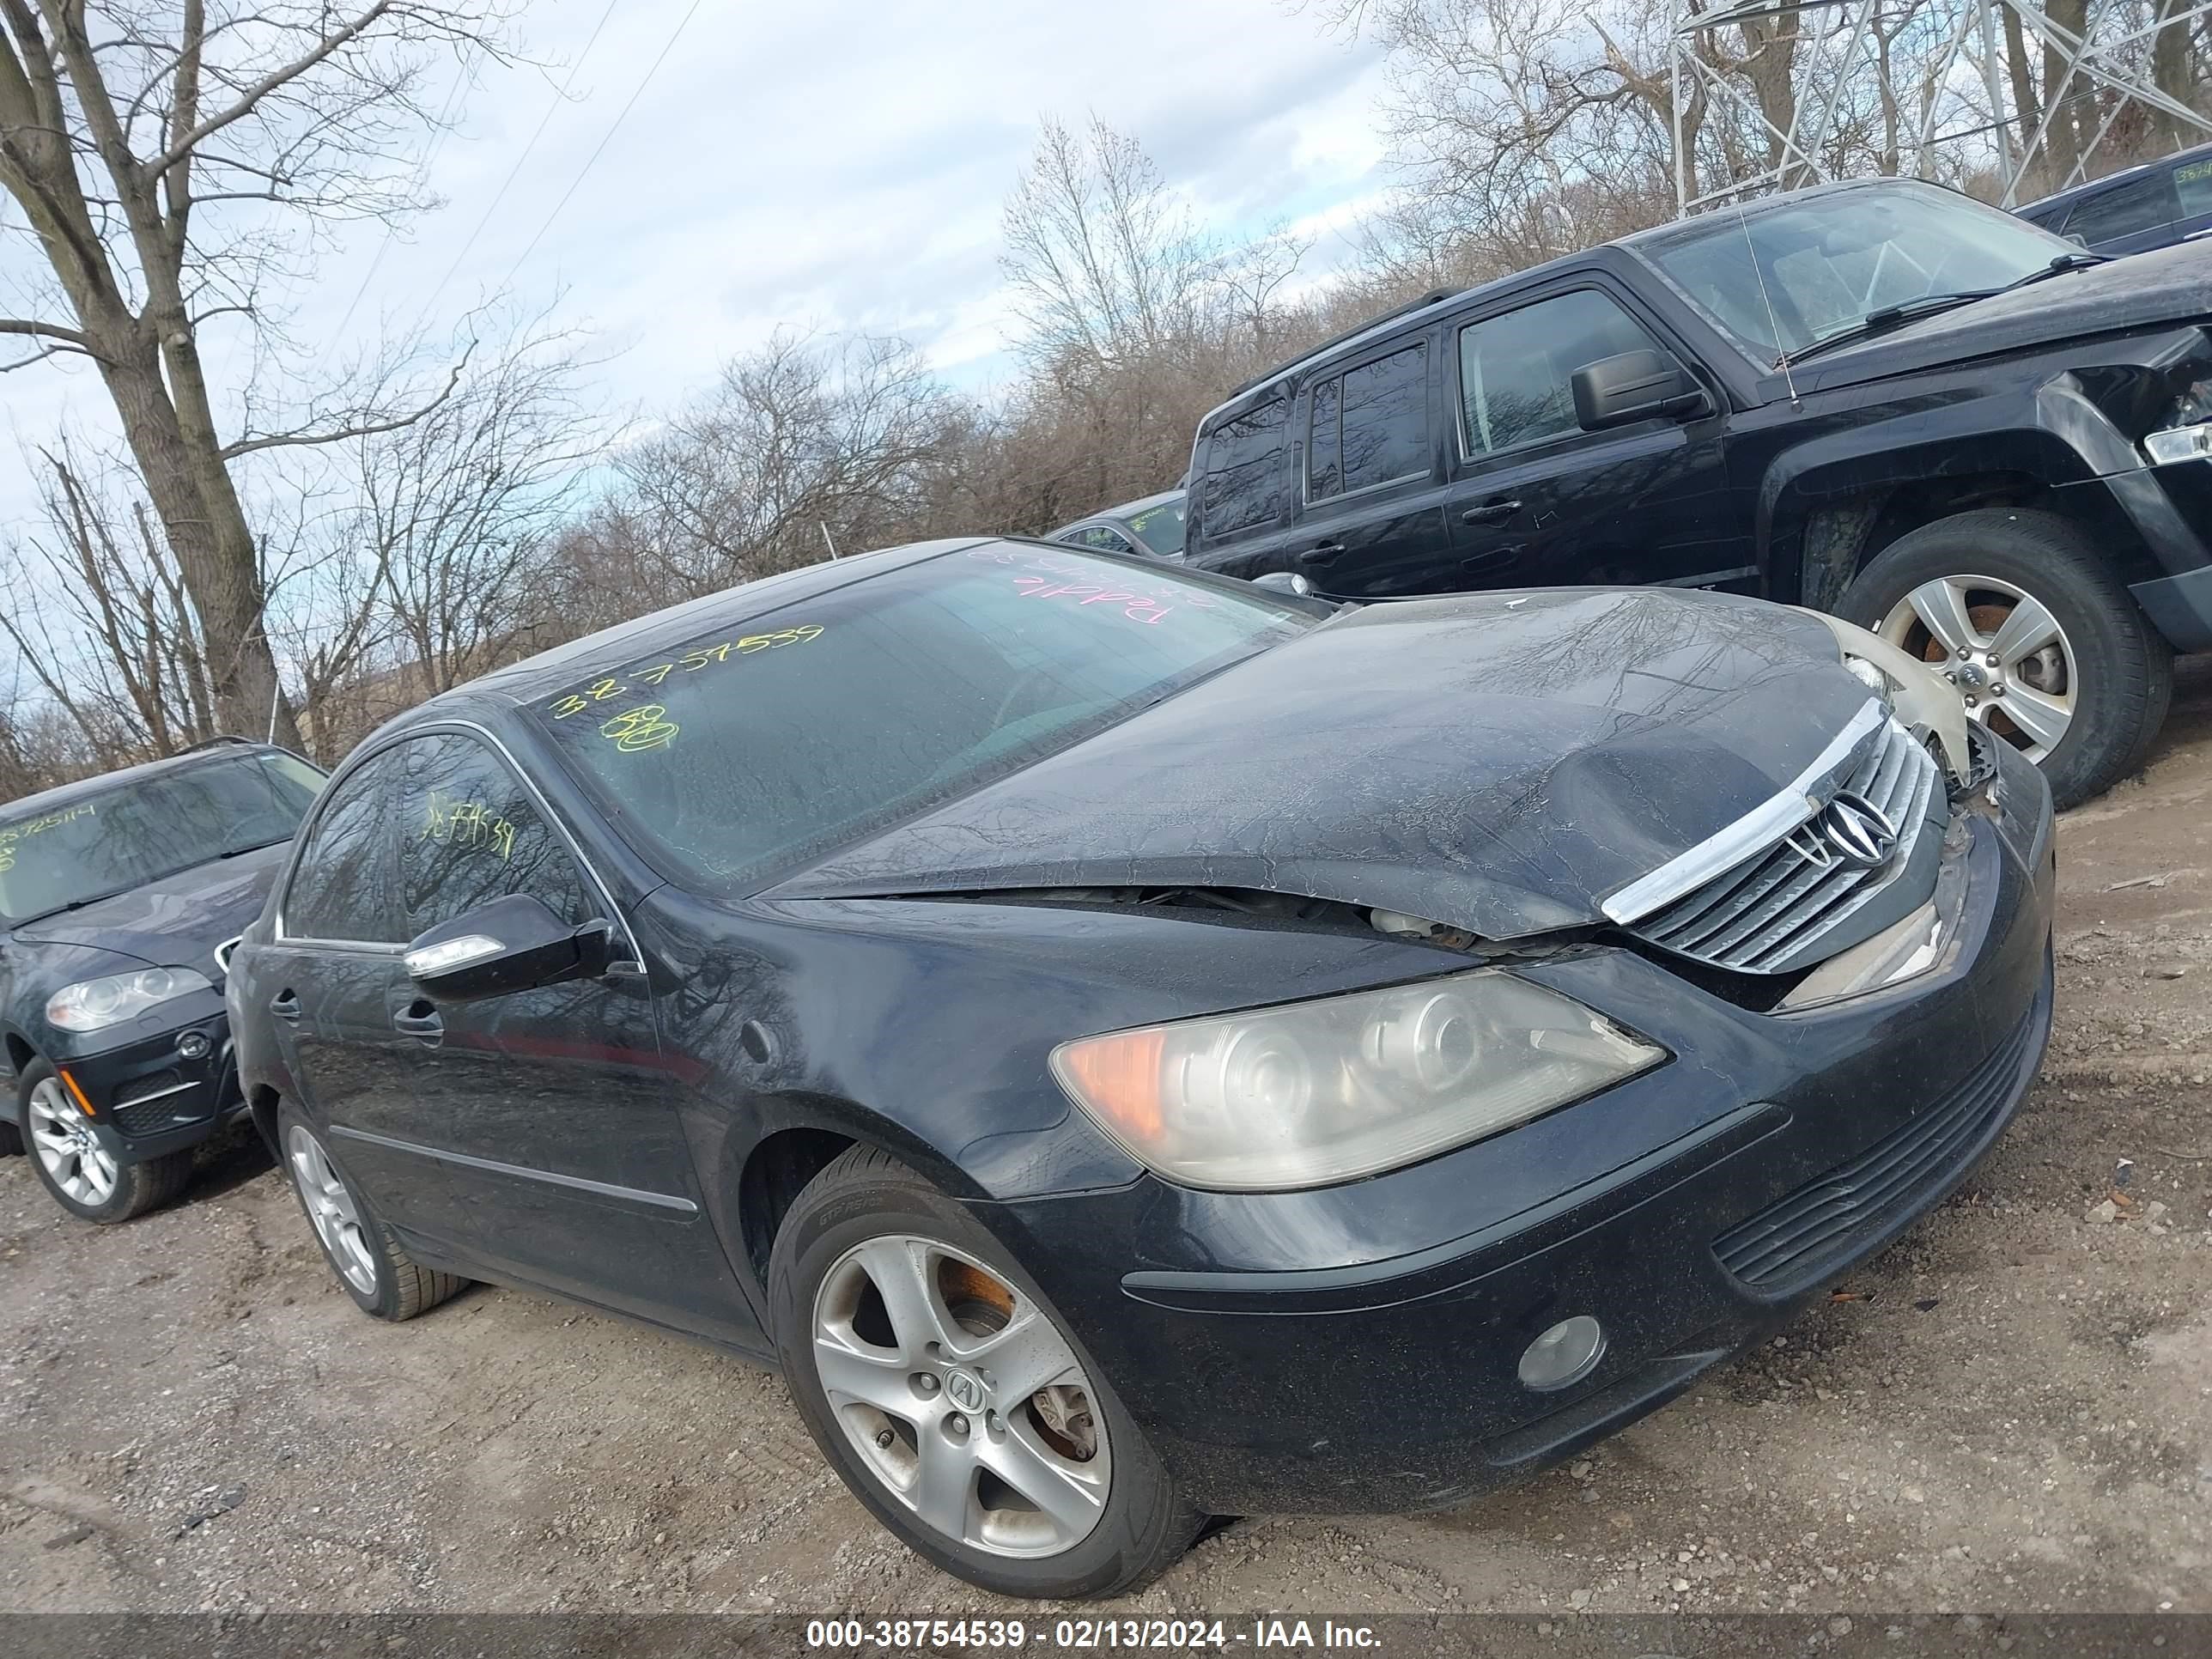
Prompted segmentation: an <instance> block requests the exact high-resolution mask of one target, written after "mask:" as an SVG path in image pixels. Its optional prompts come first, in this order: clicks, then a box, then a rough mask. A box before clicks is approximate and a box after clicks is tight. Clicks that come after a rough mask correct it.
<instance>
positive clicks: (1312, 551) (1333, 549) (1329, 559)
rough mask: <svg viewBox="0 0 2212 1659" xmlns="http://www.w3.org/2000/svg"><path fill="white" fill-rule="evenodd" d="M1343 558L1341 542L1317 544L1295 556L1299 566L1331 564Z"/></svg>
mask: <svg viewBox="0 0 2212 1659" xmlns="http://www.w3.org/2000/svg"><path fill="white" fill-rule="evenodd" d="M1343 556H1344V544H1343V543H1342V542H1319V543H1316V544H1315V545H1313V546H1311V547H1310V548H1308V549H1306V550H1305V551H1304V552H1303V553H1301V554H1299V555H1298V556H1297V560H1298V562H1299V563H1300V564H1333V563H1334V562H1336V561H1337V560H1338V559H1340V558H1342V557H1343Z"/></svg>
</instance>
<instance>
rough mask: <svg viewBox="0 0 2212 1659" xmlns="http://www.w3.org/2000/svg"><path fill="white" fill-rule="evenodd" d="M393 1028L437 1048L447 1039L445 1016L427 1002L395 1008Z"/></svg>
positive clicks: (412, 1003) (411, 1003)
mask: <svg viewBox="0 0 2212 1659" xmlns="http://www.w3.org/2000/svg"><path fill="white" fill-rule="evenodd" d="M392 1030H395V1031H401V1032H404V1033H405V1034H406V1035H407V1036H411V1037H414V1038H416V1040H417V1041H418V1042H422V1043H423V1044H425V1045H426V1046H428V1047H429V1048H436V1047H437V1046H438V1044H440V1043H441V1042H444V1041H445V1040H446V1021H445V1017H444V1016H443V1015H441V1013H439V1012H438V1011H437V1010H436V1009H435V1008H434V1007H432V1006H430V1005H429V1004H428V1003H427V1002H410V1003H409V1004H408V1005H407V1006H406V1007H404V1008H401V1009H398V1010H395V1011H394V1012H393V1013H392Z"/></svg>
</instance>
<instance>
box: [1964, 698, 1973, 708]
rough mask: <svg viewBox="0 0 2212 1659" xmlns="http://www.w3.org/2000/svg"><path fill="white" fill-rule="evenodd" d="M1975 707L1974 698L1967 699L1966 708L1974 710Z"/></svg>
mask: <svg viewBox="0 0 2212 1659" xmlns="http://www.w3.org/2000/svg"><path fill="white" fill-rule="evenodd" d="M1973 706H1974V700H1973V698H1972V697H1969V698H1967V699H1966V707H1967V708H1972V707H1973Z"/></svg>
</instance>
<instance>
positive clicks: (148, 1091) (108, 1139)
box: [56, 993, 246, 1164]
mask: <svg viewBox="0 0 2212 1659" xmlns="http://www.w3.org/2000/svg"><path fill="white" fill-rule="evenodd" d="M202 1002H205V1003H207V1004H210V1005H211V1007H210V1008H203V1007H200V1006H197V1005H199V1004H200V1003H202ZM191 1003H192V1004H193V1005H194V1006H191V1007H190V1008H188V1009H185V1010H181V1011H179V1012H184V1013H185V1018H183V1019H182V1020H179V1021H178V1022H177V1023H176V1024H173V1025H172V1026H170V1028H169V1029H168V1030H164V1031H161V1032H160V1033H159V1034H157V1035H154V1036H141V1037H138V1038H137V1039H136V1040H134V1041H132V1042H127V1043H125V1044H123V1045H122V1046H120V1047H118V1048H109V1049H106V1050H103V1051H102V1052H100V1053H99V1054H82V1055H70V1056H65V1057H63V1058H60V1059H58V1060H57V1062H56V1063H57V1065H58V1066H60V1068H61V1069H62V1070H64V1071H65V1072H67V1073H69V1075H70V1079H72V1080H74V1081H75V1083H76V1086H77V1087H78V1088H79V1089H80V1090H82V1091H83V1093H84V1097H85V1098H86V1099H87V1100H88V1101H90V1102H91V1103H92V1108H93V1115H92V1117H91V1120H90V1123H91V1127H92V1132H93V1133H94V1135H95V1136H96V1137H98V1139H99V1140H100V1146H102V1148H103V1149H105V1150H106V1152H108V1153H109V1154H110V1155H112V1157H114V1158H116V1159H117V1160H118V1162H121V1163H124V1164H143V1163H144V1162H145V1161H146V1160H147V1159H149V1158H161V1157H162V1156H164V1155H166V1154H167V1153H170V1152H182V1151H184V1150H185V1148H187V1147H190V1146H198V1145H199V1144H200V1143H201V1142H202V1141H204V1140H206V1139H209V1138H210V1136H211V1135H213V1134H214V1133H216V1130H218V1129H219V1128H221V1127H222V1126H223V1125H224V1124H226V1123H228V1122H230V1121H232V1120H233V1119H234V1118H236V1117H237V1116H238V1115H240V1114H241V1113H242V1112H243V1111H244V1110H245V1109H246V1100H245V1097H244V1096H243V1095H242V1094H241V1093H240V1090H239V1086H238V1067H237V1066H236V1065H235V1063H234V1060H233V1057H232V1054H231V1040H230V1022H229V1019H228V1017H227V1015H226V1014H225V1013H224V1012H223V1011H222V998H221V996H220V995H217V994H214V993H208V994H205V995H204V996H196V997H194V998H192V999H191ZM192 1048H198V1049H199V1050H200V1052H198V1053H197V1054H191V1053H188V1052H187V1050H189V1049H192Z"/></svg>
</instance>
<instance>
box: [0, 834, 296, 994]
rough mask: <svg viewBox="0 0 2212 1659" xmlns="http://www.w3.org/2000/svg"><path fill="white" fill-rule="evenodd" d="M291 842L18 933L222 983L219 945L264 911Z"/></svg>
mask: <svg viewBox="0 0 2212 1659" xmlns="http://www.w3.org/2000/svg"><path fill="white" fill-rule="evenodd" d="M290 847H291V843H290V842H278V843H277V844H276V846H274V847H261V848H255V849H254V850H253V851H252V852H250V853H240V854H238V855H237V856H236V857H235V858H228V859H219V860H216V862H214V863H212V864H203V865H198V866H195V867H194V868H192V869H190V870H180V871H179V872H176V873H175V874H174V875H168V876H163V877H162V878H161V879H160V880H158V881H150V882H148V883H147V884H145V885H144V886H143V887H134V888H132V889H131V890H130V891H129V892H127V893H118V894H116V895H115V896H113V897H112V898H104V899H100V900H99V901H97V902H94V903H92V904H88V905H85V906H84V907H82V908H81V909H76V910H64V911H63V912H61V913H60V914H58V915H51V916H45V917H41V918H40V920H38V921H29V922H26V923H24V924H23V926H22V927H19V928H17V929H16V930H15V937H16V938H17V939H21V941H23V943H25V944H27V945H87V946H91V947H94V948H96V949H100V950H105V951H118V952H120V953H121V954H122V955H125V956H128V957H137V959H138V960H140V961H141V962H145V963H153V964H155V965H156V966H173V967H185V968H196V969H198V970H199V971H200V972H202V973H204V974H205V975H207V976H208V977H209V978H210V979H212V980H216V981H218V982H220V980H221V977H222V976H221V975H220V974H219V973H218V972H217V971H216V966H215V963H214V962H213V960H212V957H213V953H214V951H215V947H216V945H220V944H222V942H223V940H225V939H232V938H235V937H236V936H237V935H238V934H240V933H244V932H245V931H246V927H247V925H248V924H249V923H251V922H252V920H253V919H254V917H256V916H258V915H260V914H261V905H262V901H264V899H266V898H267V897H268V896H269V889H270V886H271V885H272V884H274V883H275V882H276V872H277V870H278V869H279V868H280V867H281V866H283V862H284V858H285V854H287V852H288V851H289V849H290Z"/></svg>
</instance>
